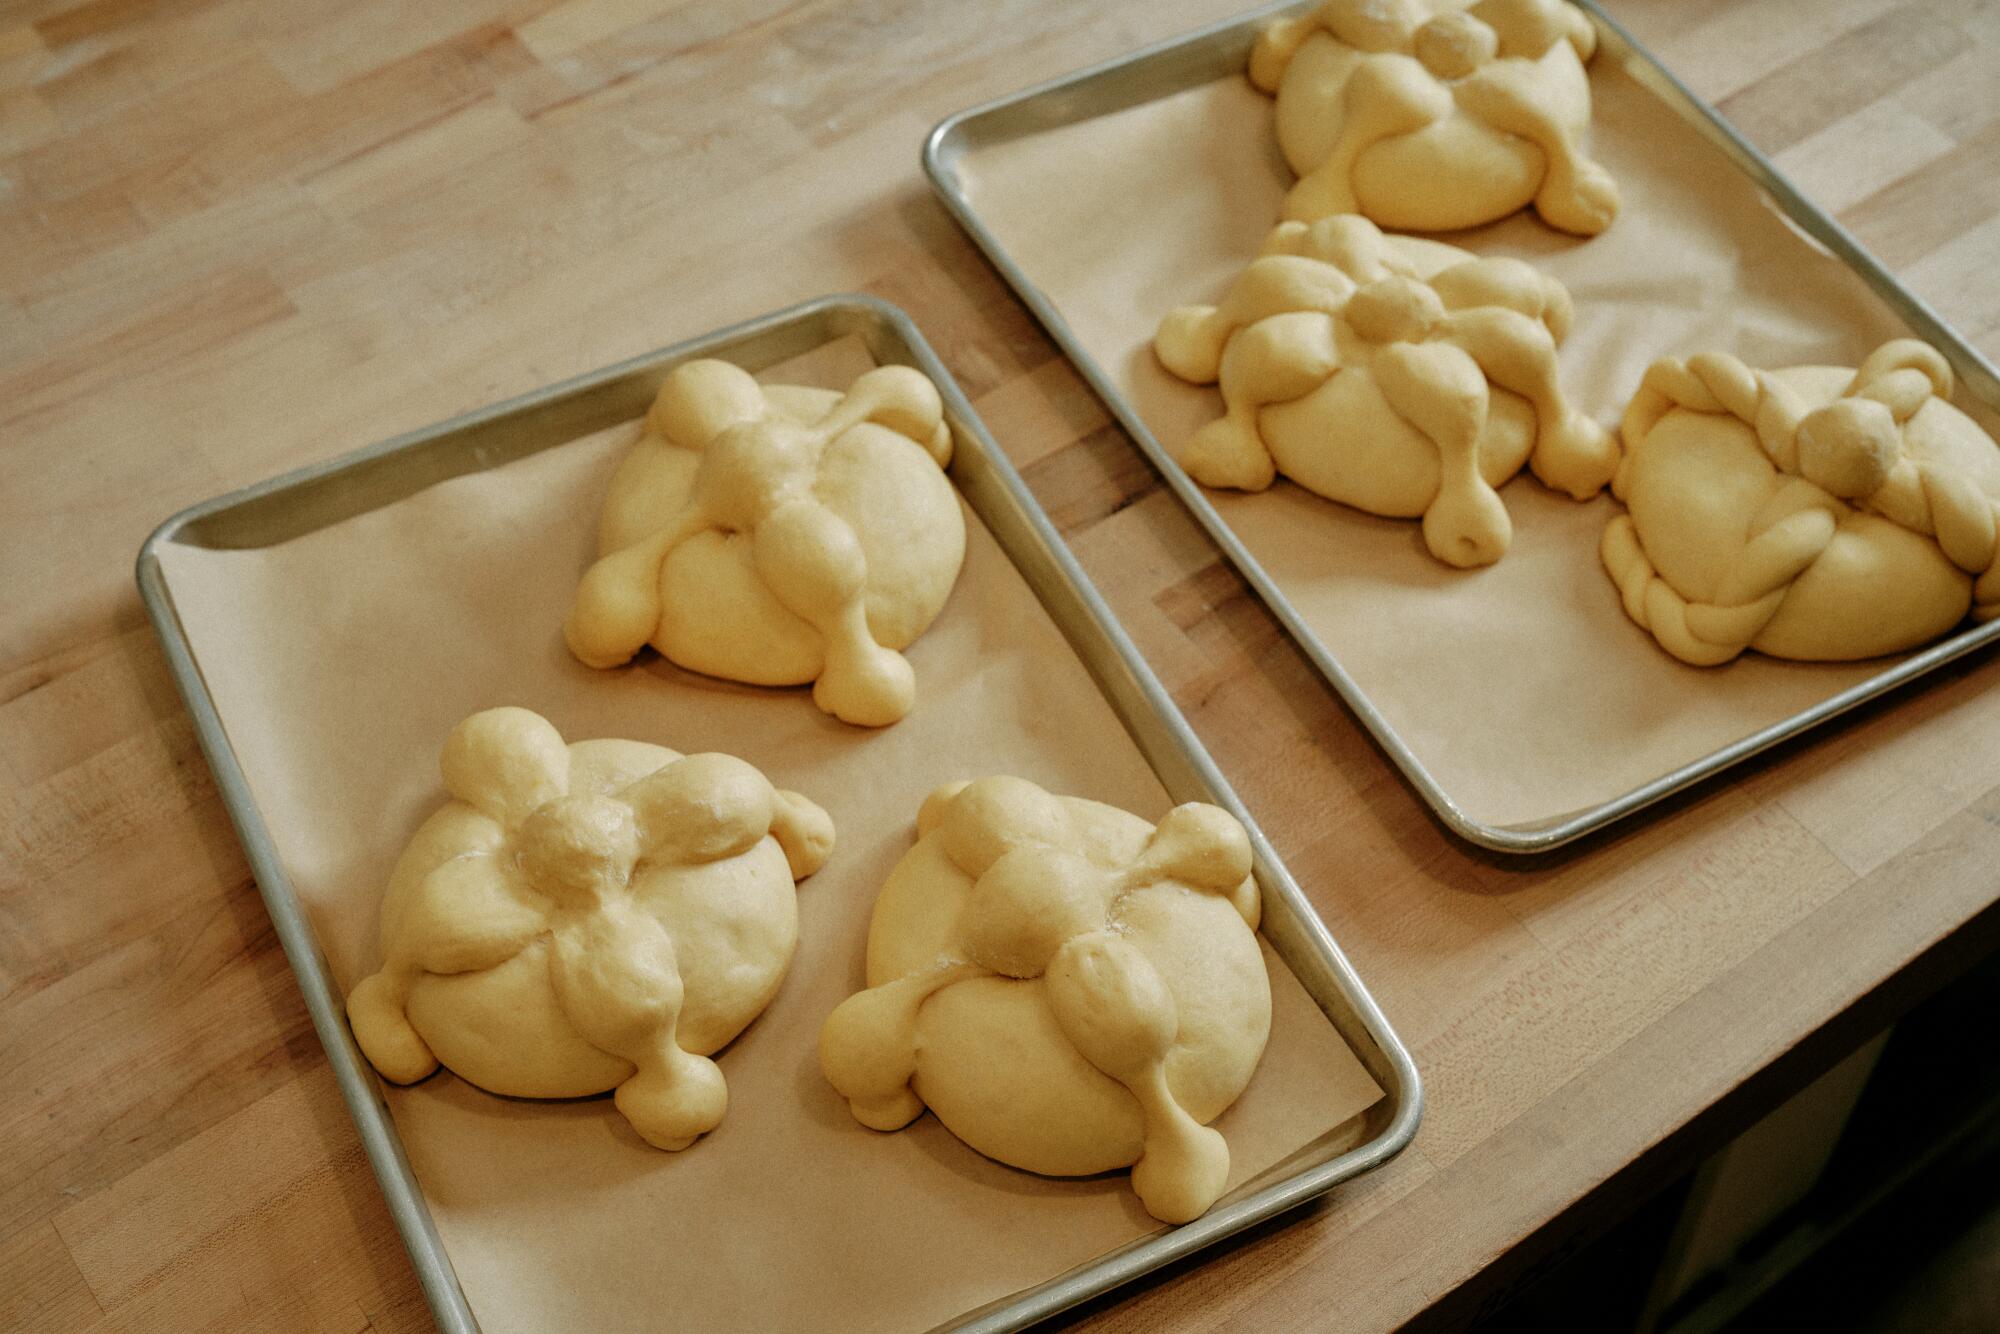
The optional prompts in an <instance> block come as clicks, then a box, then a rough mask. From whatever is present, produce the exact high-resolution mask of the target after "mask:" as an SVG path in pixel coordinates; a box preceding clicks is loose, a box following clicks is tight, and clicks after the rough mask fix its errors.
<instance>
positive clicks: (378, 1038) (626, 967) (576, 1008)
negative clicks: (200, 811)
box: [347, 708, 833, 1149]
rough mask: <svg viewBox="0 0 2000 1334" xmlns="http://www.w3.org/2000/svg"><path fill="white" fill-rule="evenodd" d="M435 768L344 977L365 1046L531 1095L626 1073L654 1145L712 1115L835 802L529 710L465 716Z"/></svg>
mask: <svg viewBox="0 0 2000 1334" xmlns="http://www.w3.org/2000/svg"><path fill="white" fill-rule="evenodd" d="M442 768H443V770H444V782H445V787H446V789H447V790H448V791H449V792H450V793H451V797H452V799H451V800H450V801H449V802H447V803H446V804H445V805H444V806H443V807H442V808H441V809H440V810H438V812H437V813H436V814H434V815H432V816H431V818H430V819H429V820H427V821H425V822H424V824H423V826H422V827H421V828H419V829H418V830H417V833H416V836H415V837H414V838H412V839H411V840H410V844H409V847H408V848H407V849H405V850H404V852H403V855H402V857H401V859H400V860H398V861H397V863H396V867H395V870H394V871H393V872H392V873H391V874H390V877H389V887H388V889H387V891H386V892H385V893H384V894H383V897H382V921H381V942H382V959H383V963H382V968H381V971H380V972H377V973H375V974H373V975H371V976H369V977H367V978H364V979H363V980H362V981H361V983H360V985H358V986H356V987H355V988H354V991H353V993H352V994H350V995H349V996H348V998H347V1015H348V1019H349V1021H350V1022H351V1023H352V1024H353V1026H354V1036H355V1040H356V1041H358V1042H359V1043H360V1044H361V1050H362V1051H363V1052H364V1053H365V1054H366V1055H367V1057H368V1059H369V1061H371V1062H372V1063H373V1064H374V1066H375V1068H376V1069H377V1070H379V1071H381V1072H382V1075H383V1077H384V1078H386V1079H389V1080H392V1081H393V1082H395V1083H398V1084H409V1083H413V1082H415V1081H416V1080H419V1079H422V1078H424V1077H425V1076H426V1075H428V1074H430V1073H431V1071H433V1070H435V1069H436V1068H437V1067H438V1064H439V1063H440V1062H442V1063H443V1064H444V1065H446V1066H448V1067H450V1069H452V1070H453V1071H454V1072H456V1073H457V1074H458V1075H459V1076H460V1077H461V1078H463V1079H466V1080H468V1081H470V1082H471V1083H474V1084H477V1085H479V1086H480V1087H481V1088H484V1089H489V1090H491V1091H492V1092H494V1093H504V1094H508V1095H511V1096H514V1097H521V1098H575V1097H582V1096H584V1095H586V1094H592V1093H602V1092H604V1091H605V1090H606V1089H611V1088H615V1089H616V1090H617V1094H616V1102H617V1106H618V1110H619V1111H620V1112H622V1113H624V1115H625V1117H626V1119H627V1120H629V1121H630V1122H631V1123H632V1127H633V1129H635V1130H637V1131H638V1132H639V1134H640V1135H642V1136H643V1137H644V1138H645V1139H646V1140H647V1141H648V1142H650V1143H652V1144H654V1145H657V1146H658V1147H660V1148H662V1149H681V1148H685V1147H687V1146H688V1145H689V1144H691V1143H693V1142H694V1140H695V1138H696V1137H697V1136H699V1135H701V1134H703V1133H705V1132H707V1131H709V1130H712V1129H714V1128H715V1125H716V1123H717V1122H718V1121H720V1120H721V1119H722V1113H723V1108H724V1106H725V1105H726V1104H727V1102H728V1091H727V1089H726V1087H725V1086H724V1084H723V1079H722V1072H721V1071H720V1070H718V1069H717V1068H716V1066H715V1063H714V1062H713V1061H711V1060H709V1059H707V1058H708V1057H709V1055H710V1054H712V1053H714V1052H716V1051H718V1050H720V1049H721V1048H722V1047H723V1046H724V1045H725V1044H727V1043H728V1042H729V1040H730V1039H732V1038H734V1037H735V1036H736V1035H737V1034H738V1033H739V1032H741V1031H742V1030H743V1028H744V1026H745V1025H746V1024H748V1023H749V1022H750V1021H751V1020H752V1019H754V1018H756V1017H757V1015H758V1014H759V1013H760V1012H761V1011H762V1010H763V1008H764V1007H765V1006H766V1005H767V1004H769V1003H770V1001H771V998H772V997H773V996H774V995H776V994H777V990H778V984H779V982H780V981H782V980H783V978H784V975H785V969H786V966H787V965H788V964H789V963H790V962H791V957H792V947H793V945H794V944H795V943H796V941H797V939H798V908H797V904H796V903H795V902H794V898H793V889H792V882H793V881H794V880H795V879H799V878H802V877H804V876H808V875H811V874H812V873H813V872H814V871H816V870H818V869H819V867H820V865H821V864H822V863H823V862H825V861H826V857H827V854H828V852H829V851H831V850H832V847H833V824H832V822H831V821H830V820H829V819H828V818H827V815H826V812H825V811H823V810H821V809H820V808H819V807H818V806H815V805H814V804H813V803H812V802H810V801H808V800H806V799H805V798H804V797H802V796H800V795H799V794H798V793H796V792H786V791H782V790H779V789H776V788H773V787H772V786H771V785H770V783H768V782H766V781H765V779H764V776H763V775H762V774H760V773H758V772H757V770H755V769H754V768H752V767H751V766H749V765H748V764H745V763H744V762H743V761H742V760H739V759H735V758H733V757H731V756H728V755H686V756H683V755H679V754H676V753H675V752H674V751H671V750H668V749H667V748H666V747H664V746H653V745H648V744H646V743H644V742H639V741H612V740H604V741H578V742H573V743H571V744H568V745H565V744H564V743H563V739H562V737H561V736H560V735H559V734H558V733H557V732H556V729H555V728H554V727H552V726H550V725H549V723H548V722H547V721H546V720H544V719H543V718H541V717H540V716H539V715H537V714H534V713H530V712H529V711H528V710H526V709H514V708H502V709H489V710H487V711H486V712H484V713H476V714H474V715H472V716H471V717H470V718H467V719H466V720H465V721H464V722H462V723H460V724H459V725H458V726H457V727H456V728H454V729H453V731H452V734H451V737H450V739H449V740H447V741H446V742H445V747H444V754H443V757H442Z"/></svg>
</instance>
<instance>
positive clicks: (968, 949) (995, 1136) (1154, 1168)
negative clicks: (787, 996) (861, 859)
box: [820, 777, 1271, 1223]
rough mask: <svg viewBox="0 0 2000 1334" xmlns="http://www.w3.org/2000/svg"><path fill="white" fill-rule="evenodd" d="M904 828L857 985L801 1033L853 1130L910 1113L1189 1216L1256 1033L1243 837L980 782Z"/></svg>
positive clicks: (1011, 784)
mask: <svg viewBox="0 0 2000 1334" xmlns="http://www.w3.org/2000/svg"><path fill="white" fill-rule="evenodd" d="M917 834H918V838H917V844H916V846H915V847H914V848H912V849H911V850H910V851H909V853H908V854H907V855H905V856H904V858H903V859H902V861H901V862H899V863H897V865H896V868H895V869H894V870H893V871H891V872H890V874H889V879H888V881H887V882H886V883H885V884H884V885H883V887H882V892H881V896H880V897H879V898H878V899H877V900H876V903H875V913H874V917H873V919H872V920H871V921H870V923H869V928H868V969H867V978H868V990H866V991H862V992H858V993H857V994H855V995H853V996H850V997H849V998H848V999H847V1000H846V1001H844V1002H842V1003H841V1005H840V1007H839V1008H838V1009H836V1010H835V1011H834V1012H833V1014H832V1015H831V1016H830V1017H829V1018H828V1019H827V1021H826V1027H825V1028H824V1030H822V1032H821V1034H820V1063H821V1066H822V1068H823V1069H824V1070H825V1072H826V1077H827V1079H828V1080H829V1081H831V1083H832V1084H833V1086H834V1088H836V1089H837V1090H839V1092H840V1093H841V1094H842V1096H844V1097H846V1098H847V1099H848V1105H849V1107H850V1108H851V1109H852V1111H853V1113H854V1115H855V1118H856V1119H857V1120H859V1121H861V1123H862V1124H864V1125H867V1126H871V1127H873V1128H875V1129H877V1130H897V1129H900V1128H901V1127H903V1126H905V1125H907V1124H909V1122H910V1121H912V1120H914V1119H915V1118H916V1117H917V1116H919V1115H921V1114H922V1112H923V1110H924V1108H925V1107H926V1106H929V1107H930V1109H931V1110H932V1111H934V1112H936V1113H937V1116H938V1119H939V1120H940V1121H942V1122H943V1123H944V1124H945V1126H946V1127H947V1128H949V1129H950V1130H951V1131H952V1133H953V1134H955V1135H957V1136H958V1137H959V1138H960V1139H962V1140H964V1141H965V1142H966V1143H967V1144H970V1145H971V1146H972V1147H973V1148H975V1149H977V1150H978V1151H979V1152H981V1153H983V1154H985V1155H987V1156H988V1157H990V1158H995V1159H998V1160H999V1161H1000V1162H1003V1163H1009V1164H1011V1165H1013V1166H1015V1167H1021V1168H1026V1169H1027V1170H1029V1171H1031V1172H1041V1173H1044V1174H1046V1175H1049V1176H1084V1175H1089V1174H1091V1173H1096V1172H1106V1171H1111V1170H1114V1169H1117V1168H1122V1167H1127V1166H1129V1167H1131V1169H1132V1186H1133V1189H1134V1190H1136V1191H1137V1192H1138V1195H1139V1198H1140V1201H1141V1202H1142V1203H1143V1204H1144V1205H1145V1206H1146V1209H1147V1210H1148V1212H1150V1213H1151V1214H1152V1215H1153V1216H1154V1217H1155V1218H1158V1219H1161V1220H1162V1221H1164V1222H1169V1223H1179V1222H1186V1221H1187V1220H1188V1219H1191V1218H1195V1217H1198V1216H1200V1215H1201V1214H1202V1213H1204V1212H1205V1211H1206V1210H1207V1209H1208V1207H1209V1206H1210V1205H1211V1204H1213V1203H1215V1200H1216V1198H1217V1197H1218V1196H1219V1195H1220V1194H1221V1193H1222V1188H1223V1184H1224V1182H1225V1181H1226V1180H1227V1178H1228V1175H1229V1147H1228V1145H1227V1144H1226V1143H1224V1141H1223V1138H1222V1135H1221V1134H1220V1133H1219V1132H1217V1131H1216V1130H1214V1129H1213V1128H1211V1127H1209V1126H1208V1125H1207V1124H1206V1123H1207V1122H1209V1121H1212V1120H1214V1119H1215V1118H1216V1117H1217V1116H1219V1115H1221V1114H1222V1112H1223V1110H1224V1109H1225V1108H1227V1107H1228V1106H1229V1105H1230V1104H1231V1103H1232V1102H1234V1101H1235V1100H1236V1098H1237V1095H1238V1094H1240V1093H1242V1091H1243V1088H1244V1086H1245V1085H1246V1084H1248V1083H1249V1082H1250V1075H1251V1073H1252V1072H1253V1071H1254V1070H1255V1069H1256V1067H1257V1061H1258V1059H1259V1058H1260V1057H1261V1056H1262V1055H1263V1051H1264V1042H1265V1039H1266V1038H1267V1037H1268V1036H1269V1033H1270V1027H1271V988H1270V979H1269V977H1268V976H1267V975H1266V974H1265V971H1264V960H1263V956H1262V953H1261V952H1260V950H1259V949H1258V946H1257V939H1256V935H1255V931H1256V927H1257V921H1258V911H1259V903H1258V897H1257V883H1256V881H1255V880H1253V879H1252V878H1251V875H1250V841H1249V838H1248V836H1247V835H1246V834H1245V832H1244V829H1243V826H1242V825H1241V824H1240V823H1238V822H1237V821H1236V820H1235V819H1234V818H1233V817H1231V816H1230V815H1229V814H1228V813H1227V812H1225V811H1223V810H1221V809H1220V808H1218V807H1215V806H1206V805H1200V804H1190V805H1185V806H1179V807H1176V808H1175V809H1173V810H1172V811H1170V812H1168V813H1167V815H1166V816H1165V817H1164V818H1163V819H1162V820H1161V821H1160V823H1159V824H1158V825H1157V826H1154V825H1149V824H1148V823H1147V822H1146V821H1144V820H1142V819H1140V818H1138V817H1137V816H1135V815H1130V814H1127V813H1126V812H1124V811H1121V810H1118V809H1116V808H1115V807H1111V806H1105V805H1101V804H1099V803H1097V802H1094V801H1085V800H1083V799H1081V798H1077V797H1058V796H1053V795H1051V794H1050V793H1048V792H1045V791H1043V790H1042V789H1041V788H1039V787H1036V786H1035V785H1034V784H1033V783H1030V782H1028V781H1026V780H1025V779H1020V778H1006V777H996V778H982V779H979V780H978V781H977V782H973V783H970V784H966V783H955V784H951V785H949V786H947V787H943V788H940V789H939V790H938V791H936V792H934V793H932V794H931V796H930V798H929V799H928V800H926V801H925V802H924V805H923V809H922V811H921V812H920V813H919V815H918V817H917Z"/></svg>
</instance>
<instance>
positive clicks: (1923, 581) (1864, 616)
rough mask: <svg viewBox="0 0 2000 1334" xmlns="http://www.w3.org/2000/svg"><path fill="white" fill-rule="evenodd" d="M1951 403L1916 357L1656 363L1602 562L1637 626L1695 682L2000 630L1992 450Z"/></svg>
mask: <svg viewBox="0 0 2000 1334" xmlns="http://www.w3.org/2000/svg"><path fill="white" fill-rule="evenodd" d="M1951 389H1952V375H1951V367H1950V366H1949V365H1948V364H1947V363H1946V361H1945V360H1944V358H1943V357H1941V356H1939V355H1938V353H1937V352H1936V351H1935V350H1933V349H1932V348H1930V347H1929V346H1927V345H1925V344H1923V343H1920V342H1917V341H1915V340H1914V339H1898V340H1897V341H1895V342H1891V343H1885V344H1883V345H1882V346H1881V347H1880V348H1878V349H1876V351H1875V352H1874V353H1873V354H1872V355H1870V356H1869V358H1868V359H1867V361H1865V362H1864V363H1863V364H1862V366H1861V368H1860V369H1859V370H1858V371H1855V370H1848V369H1845V368H1842V367H1835V366H1795V367H1792V368H1790V369H1788V370H1780V371H1757V370H1752V369H1750V368H1749V367H1748V366H1745V365H1744V364H1743V363H1742V362H1740V361H1738V360H1737V359H1736V358H1734V357H1731V356H1727V355H1723V354H1720V353H1703V354H1702V355H1700V356H1695V357H1690V358H1688V359H1687V360H1686V361H1682V360H1680V359H1678V358H1667V359H1664V360H1661V361H1656V362H1654V363H1653V365H1652V367H1651V368H1650V369H1648V370H1647V372H1646V377H1645V381H1644V383H1643V384H1642V385H1641V386H1640V389H1639V393H1638V396H1637V397H1636V398H1634V399H1633V400H1632V404H1631V406H1630V407H1629V408H1628V409H1627V410H1626V413H1625V424H1624V433H1625V448H1626V455H1625V461H1624V463H1623V464H1622V465H1621V466H1620V467H1619V469H1618V476H1617V479H1616V480H1615V481H1614V482H1613V484H1612V491H1613V493H1614V494H1616V495H1617V496H1618V498H1619V499H1620V500H1623V501H1624V502H1625V504H1626V507H1627V510H1628V513H1626V514H1622V515H1620V516H1619V517H1617V518H1616V519H1613V520H1612V521H1611V523H1610V524H1609V526H1607V527H1606V528H1605V530H1604V540H1603V542H1602V543H1601V544H1600V547H1599V553H1600V555H1601V556H1602V557H1603V560H1604V565H1605V568H1606V569H1607V570H1609V571H1610V573H1611V577H1612V579H1613V580H1614V581H1615V582H1616V583H1617V585H1618V590H1619V593H1620V595H1621V597H1622V598H1623V600H1624V604H1625V610H1626V613H1627V614H1628V615H1630V616H1631V617H1632V619H1633V620H1634V621H1637V622H1638V623H1639V624H1640V625H1641V626H1643V627H1644V628H1645V629H1647V630H1649V631H1651V632H1652V635H1653V638H1654V639H1656V640H1658V641H1659V644H1660V646H1661V647H1662V648H1664V649H1666V650H1667V651H1668V652H1669V653H1671V654H1673V655H1674V656H1675V657H1677V658H1680V659H1681V660H1683V661H1685V662H1690V663H1694V664H1696V665H1698V666H1709V665H1713V664H1716V663H1723V662H1727V661H1729V660H1730V659H1731V658H1734V657H1735V656H1736V655H1737V654H1739V653H1741V652H1743V651H1744V650H1745V649H1756V650H1757V651H1758V652H1760V653H1768V654H1770V655H1772V656H1773V657H1779V658H1798V659H1804V660H1808V661H1845V660H1849V659H1855V658H1871V657H1875V656H1876V655H1878V654H1883V653H1896V652H1900V651H1902V650H1904V649H1908V648H1913V647H1915V646H1916V645H1918V644H1922V643H1924V642H1925V641H1926V640H1930V639H1934V638H1936V637H1937V636H1939V635H1941V634H1943V633H1944V632H1945V631H1947V630H1949V629H1951V628H1952V627H1953V626H1954V625H1957V624H1958V623H1959V622H1960V621H1961V620H1963V619H1964V618H1965V615H1966V613H1967V612H1968V611H1970V612H1971V613H1972V615H1974V616H1975V617H1977V618H1979V619H1981V620H1986V619H1989V618H1991V617H1993V616H1994V615H1996V614H2000V564H1997V563H1996V556H2000V552H1996V541H1995V532H1996V527H2000V447H1996V446H1995V444H1994V442H1993V440H1992V439H1991V438H1990V437H1988V436H1987V435H1986V433H1985V432H1984V431H1982V430H1980V429H1979V427H1978V426H1977V425H1976V424H1974V422H1973V421H1972V419H1971V418H1969V417H1967V416H1966V415H1965V414H1964V413H1962V412H1960V411H1959V410H1958V409H1957V408H1955V407H1953V406H1952V405H1951V403H1950V402H1949V401H1948V400H1949V398H1950V395H1951Z"/></svg>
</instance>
